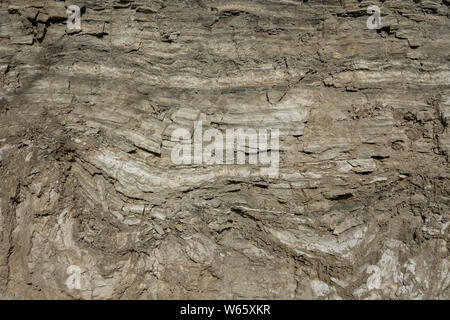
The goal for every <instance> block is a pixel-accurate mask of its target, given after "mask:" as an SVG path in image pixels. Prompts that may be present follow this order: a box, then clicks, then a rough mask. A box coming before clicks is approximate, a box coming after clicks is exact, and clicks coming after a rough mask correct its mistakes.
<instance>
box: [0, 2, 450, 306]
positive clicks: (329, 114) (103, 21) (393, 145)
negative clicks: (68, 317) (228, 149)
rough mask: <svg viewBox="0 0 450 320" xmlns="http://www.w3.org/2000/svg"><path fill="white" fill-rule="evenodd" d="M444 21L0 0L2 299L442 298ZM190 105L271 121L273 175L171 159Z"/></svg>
mask: <svg viewBox="0 0 450 320" xmlns="http://www.w3.org/2000/svg"><path fill="white" fill-rule="evenodd" d="M70 4H76V5H78V6H80V7H81V9H82V16H81V24H82V30H80V31H73V30H68V29H67V25H66V20H67V13H66V8H67V7H68V6H69V5H70ZM371 4H375V5H378V6H379V7H380V8H381V14H382V28H381V29H379V30H371V29H368V28H367V26H366V21H367V19H368V17H369V14H368V13H367V11H366V9H367V7H368V6H369V5H371ZM449 27H450V21H449V2H448V1H446V0H432V1H412V0H411V1H409V0H408V1H404V0H401V1H400V0H398V1H383V2H379V1H356V0H342V1H338V0H327V1H298V0H291V1H288V0H270V1H269V0H256V1H250V0H227V1H219V0H197V1H194V0H192V1H191V0H183V1H176V0H164V1H162V0H161V1H159V0H85V1H78V0H77V1H65V2H64V1H30V0H0V182H1V183H0V192H1V193H0V297H1V298H46V299H50V298H62V299H70V298H84V299H109V298H114V299H120V298H130V299H133V298H138V299H167V298H171V299H181V298H185V299H193V298H197V299H204V298H218V299H221V298H227V299H234V298H237V299H239V298H246V299H256V298H266V299H280V298H282V299H303V298H313V299H326V298H329V299H354V298H357V299H380V298H391V299H430V298H431V299H449V298H450V289H449V285H450V271H449V269H450V257H449V249H450V245H449V241H450V236H449V226H450V213H449V212H450V211H449V205H450V184H449V178H450V171H449V163H448V157H449V152H450V128H449V123H450V120H449V119H450V67H449V66H450V56H449V54H450V37H449V36H448V32H449ZM199 120H201V121H202V123H203V126H204V127H205V128H217V129H219V130H225V129H229V128H255V129H257V128H267V129H270V128H276V129H279V130H280V145H279V149H280V169H279V176H278V178H270V177H265V176H261V175H260V174H259V172H260V171H259V170H260V168H259V167H258V166H257V165H249V164H245V165H238V164H235V165H205V164H200V165H175V164H173V162H172V161H171V157H170V155H171V150H172V148H173V147H174V143H175V142H174V141H173V140H172V139H171V132H172V131H173V130H174V129H176V128H186V129H187V130H192V128H193V126H194V123H195V121H199ZM254 152H258V150H256V151H254ZM73 270H78V272H79V283H78V284H77V283H76V282H74V283H70V277H71V276H73V273H72V272H73ZM68 281H69V282H68ZM71 284H72V285H71ZM73 284H77V285H73Z"/></svg>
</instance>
